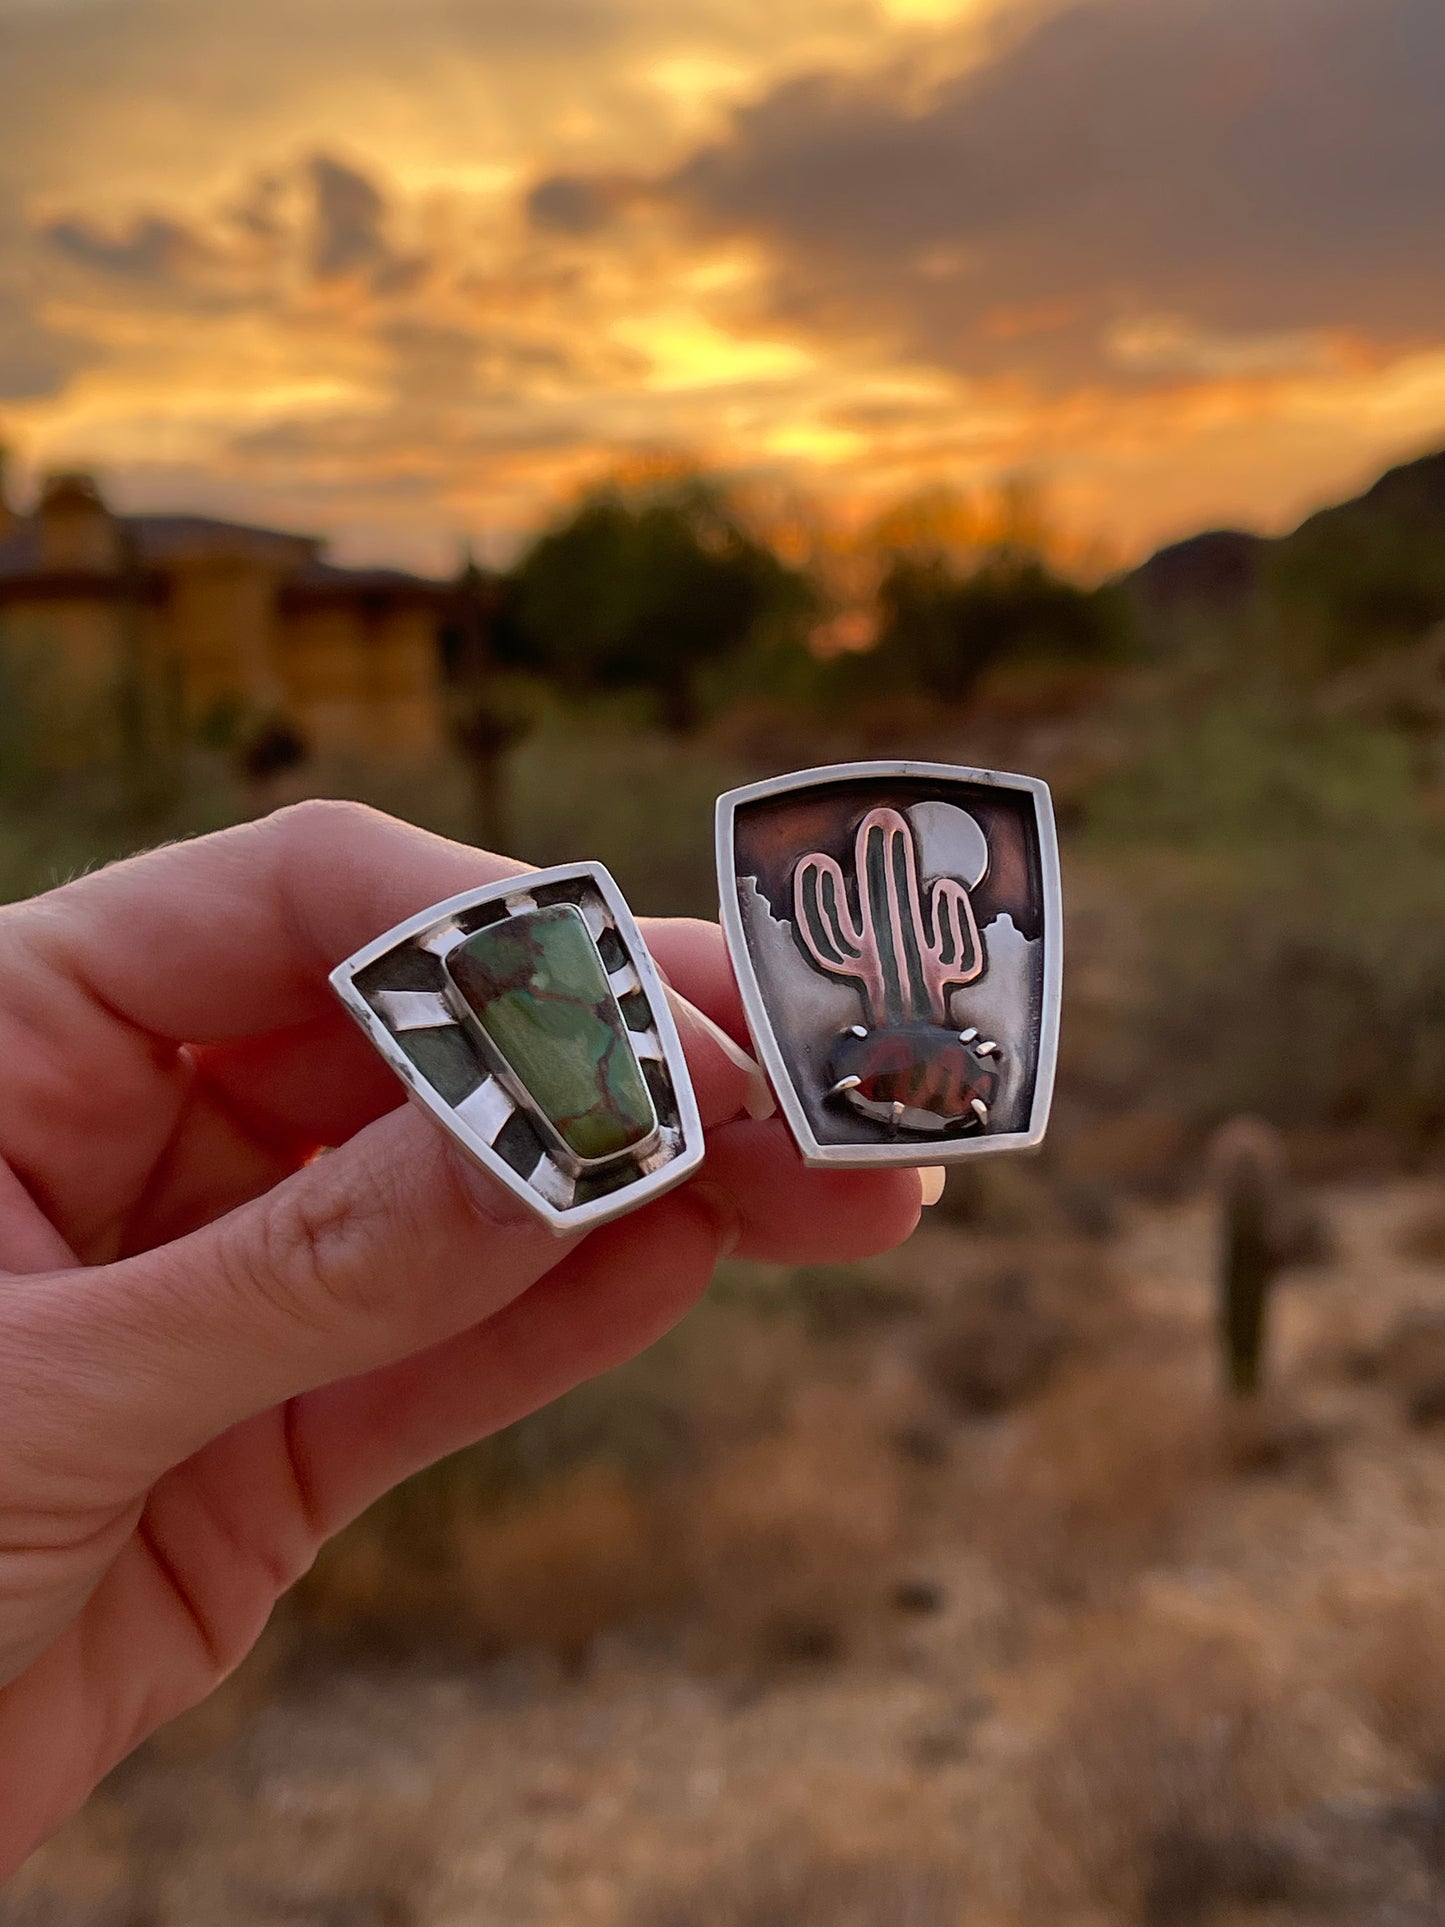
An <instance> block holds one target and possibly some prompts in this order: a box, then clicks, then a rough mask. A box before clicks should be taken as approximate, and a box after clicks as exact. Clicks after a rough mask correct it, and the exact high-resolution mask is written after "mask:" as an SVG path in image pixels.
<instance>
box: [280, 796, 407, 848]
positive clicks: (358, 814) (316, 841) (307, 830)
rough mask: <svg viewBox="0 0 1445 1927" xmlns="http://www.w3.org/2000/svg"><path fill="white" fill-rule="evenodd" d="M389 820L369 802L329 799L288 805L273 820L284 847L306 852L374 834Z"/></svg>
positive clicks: (309, 797) (342, 798)
mask: <svg viewBox="0 0 1445 1927" xmlns="http://www.w3.org/2000/svg"><path fill="white" fill-rule="evenodd" d="M388 820H389V819H388V818H387V817H385V816H384V815H383V814H382V812H381V811H380V810H374V809H372V808H371V806H370V805H369V804H367V803H355V802H352V801H350V800H349V799H348V798H344V797H328V796H308V797H306V798H304V799H303V800H302V801H301V802H299V803H288V804H287V805H286V807H285V808H284V809H280V810H277V811H276V812H275V814H274V815H273V816H272V817H271V818H270V819H269V821H270V826H271V831H272V834H273V835H275V836H277V837H279V838H280V839H281V841H282V843H283V844H285V845H286V846H288V847H300V848H303V849H318V848H319V849H326V848H331V847H335V845H336V844H337V843H340V842H346V843H350V842H352V841H355V840H359V839H361V838H364V837H368V836H371V835H374V834H375V832H376V830H377V829H378V828H379V826H380V825H382V824H384V823H386V822H387V821H388Z"/></svg>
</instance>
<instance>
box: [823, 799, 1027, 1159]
mask: <svg viewBox="0 0 1445 1927" xmlns="http://www.w3.org/2000/svg"><path fill="white" fill-rule="evenodd" d="M853 884H854V891H855V897H854V898H853V899H850V895H849V887H848V879H847V878H846V877H845V876H844V873H843V869H842V866H841V865H840V864H838V863H837V862H835V861H834V859H833V858H832V857H830V856H826V855H824V854H823V853H822V852H820V851H814V852H812V853H811V854H810V855H808V856H805V857H803V858H801V859H800V861H799V863H798V866H797V869H796V871H795V872H794V878H793V906H794V912H795V916H796V925H795V927H796V930H797V936H798V941H799V943H800V944H801V946H802V948H803V951H804V953H805V955H806V956H807V957H808V959H809V961H810V962H811V963H812V964H813V965H814V966H815V968H817V969H818V970H821V971H823V972H825V973H826V974H827V975H828V976H832V977H844V978H847V979H849V980H850V981H851V982H853V983H854V984H856V985H857V987H858V992H859V995H860V996H861V998H862V1000H863V1013H864V1016H865V1018H866V1019H867V1021H866V1023H863V1024H855V1025H854V1026H853V1027H852V1028H851V1029H850V1030H849V1031H848V1032H846V1033H845V1035H844V1036H843V1037H842V1038H840V1039H839V1042H838V1045H837V1047H836V1049H835V1051H834V1054H833V1057H832V1059H831V1060H830V1074H831V1075H832V1076H833V1077H834V1078H835V1080H836V1081H835V1082H834V1083H833V1085H832V1087H831V1089H830V1090H829V1092H828V1095H829V1097H831V1098H835V1099H840V1100H842V1101H844V1102H845V1103H847V1104H848V1105H849V1107H850V1108H852V1109H853V1110H856V1111H860V1112H861V1113H862V1114H863V1115H864V1116H866V1117H870V1118H873V1119H876V1120H879V1121H881V1122H884V1123H886V1124H888V1125H889V1127H890V1128H891V1129H892V1130H893V1131H895V1132H896V1131H901V1130H912V1131H927V1132H937V1131H939V1130H951V1129H964V1130H981V1129H983V1128H984V1127H985V1126H986V1125H987V1123H988V1114H989V1105H990V1103H991V1102H992V1101H993V1099H994V1096H995V1094H996V1092H997V1089H998V1058H999V1048H998V1045H997V1044H996V1043H992V1042H990V1041H988V1040H980V1039H979V1035H978V1032H977V1030H974V1029H965V1030H957V1029H951V1028H950V1027H949V1002H950V999H951V996H952V993H953V992H954V991H955V990H956V989H959V988H960V987H961V986H963V985H965V984H971V983H973V982H974V981H975V980H976V979H977V978H978V977H981V976H982V975H983V972H984V969H985V967H986V962H987V960H986V958H985V956H984V948H983V942H982V939H981V938H980V936H979V932H978V923H977V920H976V919H975V917H974V912H973V903H972V901H971V899H970V897H969V893H968V890H967V889H966V888H965V886H964V885H963V884H962V883H960V882H959V881H958V880H957V879H956V878H954V877H939V878H937V879H936V880H935V881H934V883H933V884H932V886H931V888H930V889H929V890H928V892H927V895H926V896H925V893H924V890H923V886H922V882H921V878H920V873H919V861H918V848H917V845H916V843H915V841H914V834H913V829H912V826H911V825H910V824H909V822H908V821H907V819H906V818H905V817H904V816H902V815H901V814H900V813H899V812H898V811H897V810H894V809H887V808H885V809H876V810H870V811H869V813H868V815H867V816H865V817H864V818H863V821H862V822H861V823H860V824H859V826H858V833H857V837H856V839H855V841H854V845H853ZM855 901H856V909H855V907H854V903H855Z"/></svg>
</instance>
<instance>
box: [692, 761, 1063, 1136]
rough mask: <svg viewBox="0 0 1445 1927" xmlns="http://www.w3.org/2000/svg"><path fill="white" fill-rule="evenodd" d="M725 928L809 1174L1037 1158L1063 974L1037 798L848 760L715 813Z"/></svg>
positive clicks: (1023, 783)
mask: <svg viewBox="0 0 1445 1927" xmlns="http://www.w3.org/2000/svg"><path fill="white" fill-rule="evenodd" d="M718 871H719V887H720V895H721V901H722V913H723V927H724V930H725V931H726V934H727V940H728V949H729V951H730V953H731V956H732V960H733V967H734V969H735V971H736V972H737V978H738V983H739V986H740V987H741V990H742V993H743V1002H744V1005H745V1007H746V1009H747V1014H748V1022H749V1025H750V1027H751V1029H752V1033H753V1040H754V1042H755V1044H756V1045H757V1048H758V1052H759V1055H760V1056H761V1058H762V1060H763V1062H764V1064H765V1065H766V1067H767V1070H768V1074H769V1076H770V1077H771V1078H772V1080H773V1085H774V1088H775V1089H776V1091H777V1093H778V1098H779V1100H780V1102H781V1104H782V1106H783V1110H784V1112H785V1114H786V1116H787V1118H788V1122H789V1124H790V1125H791V1126H792V1129H793V1133H794V1136H795V1137H796V1138H797V1140H798V1143H799V1146H800V1148H801V1149H802V1152H803V1156H804V1159H805V1160H806V1162H807V1163H809V1164H845V1165H856V1164H941V1163H950V1162H953V1161H954V1160H958V1159H963V1158H968V1157H975V1156H978V1155H980V1154H985V1153H989V1152H995V1151H1005V1150H1019V1149H1025V1148H1028V1147H1031V1146H1033V1145H1036V1144H1038V1143H1039V1142H1040V1141H1041V1140H1042V1138H1043V1134H1044V1129H1045V1126H1046V1125H1047V1122H1048V1115H1049V1102H1050V1099H1051V1096H1052V1092H1053V1081H1054V1060H1055V1056H1056V1054H1057V1048H1058V1013H1059V986H1060V979H1061V973H1062V968H1063V951H1062V945H1061V930H1060V900H1059V863H1058V846H1057V843H1056V840H1055V836H1054V819H1053V809H1052V806H1051V804H1050V801H1049V792H1048V789H1047V786H1046V785H1045V784H1043V783H1041V782H1038V781H1036V780H1035V779H1033V778H1031V777H1027V776H1003V775H1000V774H998V773H997V772H996V771H993V770H976V769H957V768H953V767H951V766H949V765H946V764H935V763H848V764H842V765H839V766H838V767H836V768H832V769H820V770H806V771H804V772H803V773H802V774H800V775H796V776H780V777H777V778H775V779H774V780H773V781H771V782H766V783H756V784H753V785H752V786H751V787H749V788H747V789H740V790H733V791H731V792H729V794H727V795H726V796H723V797H721V798H720V799H719V802H718Z"/></svg>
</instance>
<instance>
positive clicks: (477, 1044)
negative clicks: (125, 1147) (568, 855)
mask: <svg viewBox="0 0 1445 1927" xmlns="http://www.w3.org/2000/svg"><path fill="white" fill-rule="evenodd" d="M331 982H332V984H333V986H334V988H335V990H336V992H337V995H338V996H339V997H340V998H341V1001H342V1002H343V1003H344V1004H345V1005H346V1008H347V1009H348V1010H349V1011H350V1012H351V1014H352V1016H353V1017H354V1018H355V1019H356V1021H357V1022H358V1023H359V1024H360V1025H361V1027H362V1029H363V1030H364V1031H365V1032H366V1034H367V1036H368V1037H369V1038H370V1039H371V1041H372V1043H373V1044H375V1046H376V1048H377V1049H378V1050H379V1051H380V1052H381V1054H382V1056H383V1057H384V1058H385V1059H386V1061H387V1062H388V1063H389V1064H390V1065H391V1067H392V1069H393V1070H394V1071H395V1072H396V1074H397V1076H398V1077H400V1078H401V1079H402V1081H403V1083H404V1084H405V1085H406V1087H407V1090H408V1091H409V1093H410V1095H411V1096H412V1097H413V1098H414V1099H415V1100H416V1101H417V1102H418V1103H419V1104H420V1105H421V1106H422V1107H423V1108H424V1109H425V1110H427V1111H428V1112H429V1113H430V1114H431V1115H432V1117H434V1118H435V1119H436V1120H437V1122H438V1123H439V1124H440V1125H441V1126H442V1127H443V1129H444V1130H446V1131H447V1132H449V1133H450V1135H451V1136H452V1137H453V1138H454V1139H455V1141H456V1142H457V1143H458V1144H459V1145H460V1146H461V1148H462V1149H463V1150H464V1151H466V1152H467V1153H468V1154H469V1156H471V1157H472V1158H473V1159H475V1161H476V1162H477V1163H478V1164H479V1165H481V1166H482V1168H483V1169H484V1170H486V1171H488V1172H490V1173H491V1175H492V1176H493V1177H494V1178H496V1179H497V1180H498V1181H499V1182H500V1183H501V1184H503V1185H505V1186H506V1187H507V1189H508V1190H509V1191H511V1192H513V1193H514V1194H515V1195H516V1196H517V1197H519V1198H521V1199H522V1200H523V1202H524V1203H526V1204H528V1205H530V1206H531V1207H532V1209H533V1210H535V1211H536V1212H537V1213H538V1214H539V1216H540V1217H542V1218H543V1219H544V1220H545V1221H546V1222H547V1224H549V1225H550V1226H551V1227H552V1229H553V1230H555V1231H557V1232H559V1233H561V1232H569V1231H574V1230H585V1229H587V1228H588V1227H589V1226H591V1225H595V1224H600V1223H602V1222H603V1221H604V1220H606V1219H608V1218H615V1217H618V1216H620V1215H621V1214H622V1213H623V1212H624V1211H630V1210H632V1209H634V1207H635V1206H637V1205H639V1204H642V1203H643V1202H645V1201H646V1200H647V1199H648V1198H654V1197H657V1196H658V1195H659V1194H660V1193H661V1192H663V1191H667V1190H670V1189H671V1188H672V1186H673V1185H675V1184H680V1183H681V1182H682V1180H683V1179H684V1178H686V1177H688V1176H689V1175H690V1174H691V1173H692V1172H694V1171H695V1170H696V1169H697V1167H698V1165H699V1164H700V1163H701V1162H702V1157H703V1140H702V1125H701V1121H700V1120H699V1117H698V1110H697V1101H696V1099H695V1097H694V1096H693V1090H692V1083H691V1080H690V1079H689V1077H688V1070H687V1063H686V1061H685V1059H684V1057H683V1054H682V1046H681V1044H680V1042H679V1040H678V1035H677V1027H676V1025H675V1024H674V1023H673V1019H672V1012H671V1010H670V1009H669V1008H668V1004H667V999H666V996H665V995H664V992H663V988H662V983H661V980H660V979H659V977H658V975H657V971H656V969H655V967H654V965H653V962H652V959H651V957H650V956H649V955H648V952H647V946H646V945H645V944H644V942H643V940H642V934H641V932H640V931H639V930H638V928H637V924H636V922H635V921H634V919H633V916H632V913H631V911H630V910H629V909H628V908H627V905H626V903H625V902H624V900H623V897H622V893H621V892H620V891H619V890H618V888H617V885H616V884H615V883H614V882H613V880H612V878H611V877H610V876H609V875H608V873H607V871H606V870H605V869H603V867H602V865H601V864H600V863H573V864H567V865H565V866H563V867H562V868H560V869H555V870H536V871H533V872H532V873H531V874H530V875H527V876H519V877H513V878H510V879H508V880H507V881H506V882H504V883H497V884H490V885H488V886H487V887H486V888H484V889H480V890H469V891H467V892H466V893H465V894H463V895H462V896H458V897H452V898H449V899H448V901H447V902H445V903H439V904H436V905H435V906H434V907H433V908H432V909H430V910H424V911H423V912H422V913H421V915H420V916H416V917H412V918H410V919H409V920H408V921H407V922H406V923H403V924H399V925H398V926H397V928H396V929H395V930H389V931H388V932H387V933H386V935H385V936H383V937H378V938H377V939H376V941H375V942H374V943H369V944H368V945H367V946H366V948H365V949H364V950H359V951H358V952H357V954H356V955H355V956H354V957H350V958H348V959H347V961H346V962H345V963H344V964H342V965H340V966H339V968H338V969H336V970H334V971H333V972H332V974H331Z"/></svg>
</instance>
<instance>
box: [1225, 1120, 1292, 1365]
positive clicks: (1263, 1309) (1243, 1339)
mask: <svg viewBox="0 0 1445 1927" xmlns="http://www.w3.org/2000/svg"><path fill="white" fill-rule="evenodd" d="M1210 1162H1211V1164H1212V1165H1213V1175H1214V1182H1215V1187H1216V1191H1217V1193H1218V1197H1219V1247H1218V1249H1219V1257H1218V1266H1219V1269H1218V1279H1217V1291H1218V1329H1219V1343H1220V1352H1221V1362H1222V1364H1223V1367H1224V1376H1225V1380H1226V1383H1227V1384H1228V1386H1229V1388H1230V1390H1231V1391H1232V1392H1233V1393H1234V1394H1235V1396H1236V1397H1238V1398H1252V1397H1253V1396H1254V1394H1255V1393H1256V1392H1258V1390H1259V1388H1260V1382H1261V1379H1262V1377H1263V1365H1264V1351H1265V1343H1266V1340H1267V1337H1268V1323H1269V1302H1270V1290H1271V1287H1272V1286H1273V1284H1274V1280H1275V1277H1276V1275H1277V1274H1278V1272H1279V1271H1280V1269H1281V1267H1282V1266H1283V1265H1284V1264H1285V1262H1286V1261H1287V1258H1288V1252H1287V1250H1286V1248H1285V1238H1284V1231H1285V1223H1284V1220H1285V1216H1286V1210H1285V1207H1286V1205H1287V1202H1288V1179H1287V1176H1286V1172H1285V1162H1284V1151H1283V1147H1282V1146H1281V1144H1280V1141H1279V1137H1278V1135H1277V1133H1276V1132H1274V1131H1273V1130H1271V1128H1270V1127H1269V1125H1267V1124H1264V1123H1261V1122H1260V1121H1259V1120H1258V1119H1256V1118H1248V1117H1240V1118H1234V1119H1232V1120H1231V1121H1230V1122H1229V1123H1228V1124H1226V1125H1224V1126H1223V1128H1222V1129H1221V1130H1220V1131H1219V1133H1218V1134H1217V1136H1216V1137H1215V1140H1214V1143H1213V1145H1212V1147H1211V1157H1210Z"/></svg>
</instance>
